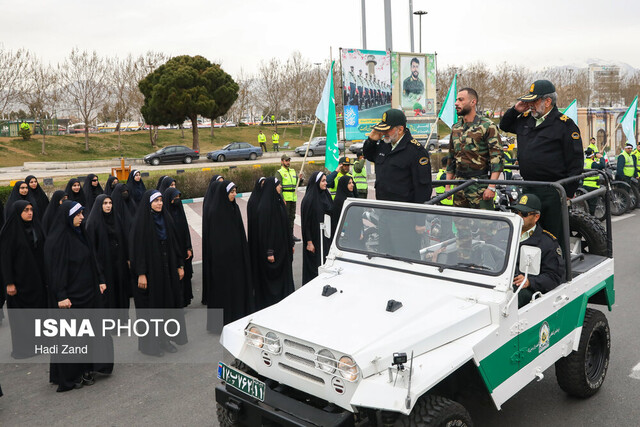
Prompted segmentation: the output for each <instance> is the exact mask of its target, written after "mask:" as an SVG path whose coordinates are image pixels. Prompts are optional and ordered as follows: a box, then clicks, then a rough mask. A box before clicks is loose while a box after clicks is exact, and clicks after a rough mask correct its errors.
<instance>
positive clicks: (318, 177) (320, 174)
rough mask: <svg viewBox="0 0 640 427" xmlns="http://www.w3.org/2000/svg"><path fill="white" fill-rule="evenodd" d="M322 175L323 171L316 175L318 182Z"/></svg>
mask: <svg viewBox="0 0 640 427" xmlns="http://www.w3.org/2000/svg"><path fill="white" fill-rule="evenodd" d="M322 175H324V174H323V173H319V174H318V175H316V182H318V181H320V180H321V179H322Z"/></svg>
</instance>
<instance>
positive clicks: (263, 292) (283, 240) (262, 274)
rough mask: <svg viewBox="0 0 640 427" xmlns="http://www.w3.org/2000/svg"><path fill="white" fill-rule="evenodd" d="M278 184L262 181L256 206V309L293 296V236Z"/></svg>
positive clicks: (272, 181)
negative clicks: (258, 202) (262, 184)
mask: <svg viewBox="0 0 640 427" xmlns="http://www.w3.org/2000/svg"><path fill="white" fill-rule="evenodd" d="M281 194H282V183H281V182H279V181H278V179H277V178H274V177H271V178H267V179H265V181H264V187H263V189H262V197H260V204H259V205H258V218H257V230H256V234H257V240H258V241H257V251H256V253H255V254H254V253H252V257H257V260H256V261H255V264H256V265H257V268H258V274H257V275H255V276H256V277H257V280H258V282H257V283H255V288H256V297H257V298H256V299H257V301H258V303H257V305H258V308H260V309H261V308H265V307H268V306H270V305H272V304H275V303H277V302H280V301H281V300H282V299H283V298H285V297H286V296H287V295H289V294H291V293H293V291H294V286H293V272H292V268H291V263H292V262H293V244H294V242H293V236H292V235H291V229H290V228H289V219H288V216H287V210H286V208H285V206H284V200H283V199H282V195H281Z"/></svg>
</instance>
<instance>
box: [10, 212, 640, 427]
mask: <svg viewBox="0 0 640 427" xmlns="http://www.w3.org/2000/svg"><path fill="white" fill-rule="evenodd" d="M639 229H640V215H639V214H632V215H629V216H624V217H618V218H616V222H615V223H614V250H615V262H616V267H615V288H616V304H615V307H614V310H613V311H612V312H606V308H604V310H605V314H606V316H607V318H608V319H609V323H610V326H611V335H612V349H611V361H610V365H609V371H608V374H607V378H606V381H605V383H604V385H603V387H602V389H601V390H600V392H599V393H598V394H596V395H595V396H594V397H592V398H590V399H587V400H580V399H574V398H570V397H568V396H566V395H565V394H564V393H563V392H562V391H561V390H560V388H559V387H558V385H557V383H556V380H555V373H554V370H553V368H550V369H549V370H547V371H546V372H545V377H544V379H543V380H542V381H540V382H535V383H531V384H529V385H528V386H527V387H525V389H524V390H522V391H521V392H520V393H518V394H517V395H516V396H514V397H513V398H512V399H511V400H509V401H507V402H506V403H505V404H504V405H503V407H502V410H501V411H497V410H496V409H495V408H493V407H492V406H482V405H480V404H479V403H478V402H474V401H465V402H462V403H463V404H464V405H465V406H466V407H467V409H468V410H469V411H470V413H471V415H472V417H473V419H474V422H475V423H476V425H478V426H539V425H542V424H544V425H550V426H592V425H593V426H614V425H615V426H619V425H622V426H627V425H628V426H635V425H637V424H638V420H640V408H639V406H638V402H639V401H640V340H639V339H638V338H639V334H638V329H639V328H638V320H637V319H636V316H637V313H638V309H637V301H640V288H639V287H638V286H637V277H638V273H639V271H638V267H637V265H638V262H637V258H636V248H637V233H636V231H637V230H639ZM296 248H300V245H299V244H298V245H297V246H296ZM294 276H295V277H294V278H295V281H296V284H297V285H298V286H299V284H300V282H301V256H300V250H297V251H296V254H295V256H294ZM200 277H201V265H200V264H198V265H196V266H195V276H194V283H196V284H197V283H200ZM194 293H196V297H195V299H194V303H193V304H192V306H191V308H190V309H191V310H195V309H197V308H198V307H200V308H201V307H202V306H201V304H200V288H199V286H195V287H194ZM601 308H602V307H601ZM8 335H9V328H8V325H7V323H6V322H5V323H4V324H3V325H2V326H1V327H0V358H1V360H7V353H8V352H9V349H8V348H7V344H6V343H7V337H8ZM190 339H191V342H190V344H188V345H187V346H192V347H189V348H197V347H198V346H200V347H199V348H200V349H201V348H202V345H204V346H205V348H206V349H207V351H208V352H209V353H208V355H207V358H208V362H210V363H191V364H185V363H180V358H179V356H180V354H181V352H182V351H183V349H180V351H179V352H178V353H176V354H175V355H170V357H167V356H165V359H164V360H158V359H154V360H153V362H155V363H126V364H117V365H116V367H115V370H114V373H113V375H111V376H110V377H101V378H98V380H97V381H96V384H95V385H93V386H91V387H84V388H83V389H81V390H74V391H70V392H67V393H56V392H55V386H52V385H50V384H49V383H48V364H46V363H42V364H24V363H7V364H0V384H2V388H3V391H4V393H5V396H4V397H2V398H0V425H1V426H18V425H20V426H22V425H30V426H41V425H42V426H44V425H87V426H93V425H113V426H125V425H127V426H128V425H142V426H146V425H153V426H175V425H197V424H200V425H217V421H216V419H215V417H216V415H215V399H214V386H215V385H216V384H217V383H218V381H217V379H216V368H217V362H218V360H219V359H220V358H221V357H222V358H223V359H225V360H226V361H230V358H229V355H228V354H226V355H223V353H222V350H221V349H220V346H219V344H218V337H217V336H215V335H207V334H204V333H196V331H190ZM203 343H204V344H203ZM186 350H188V348H187V349H184V351H186ZM160 362H162V363H160ZM634 368H636V369H635V370H634Z"/></svg>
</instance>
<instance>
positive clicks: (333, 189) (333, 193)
mask: <svg viewBox="0 0 640 427" xmlns="http://www.w3.org/2000/svg"><path fill="white" fill-rule="evenodd" d="M344 175H345V174H343V173H342V172H338V175H336V179H334V180H333V187H331V188H329V193H331V198H332V199H335V198H336V191H338V181H340V178H342V177H343V176H344ZM347 175H349V176H350V177H353V175H351V172H349V173H348V174H347ZM354 182H355V179H354Z"/></svg>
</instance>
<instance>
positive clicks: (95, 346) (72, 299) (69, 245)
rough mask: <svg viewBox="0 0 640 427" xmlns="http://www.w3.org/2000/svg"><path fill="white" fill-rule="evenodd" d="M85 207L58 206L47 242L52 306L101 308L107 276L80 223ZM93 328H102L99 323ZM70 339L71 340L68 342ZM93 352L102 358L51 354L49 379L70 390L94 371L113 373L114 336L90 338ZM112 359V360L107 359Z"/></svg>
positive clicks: (66, 203) (68, 203) (69, 203)
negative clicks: (68, 358)
mask: <svg viewBox="0 0 640 427" xmlns="http://www.w3.org/2000/svg"><path fill="white" fill-rule="evenodd" d="M83 209H84V208H83V207H82V206H81V205H80V204H79V203H77V202H74V201H72V200H66V201H64V202H63V203H62V205H61V206H60V208H59V209H58V214H57V216H56V218H55V221H54V222H53V224H52V225H51V231H50V233H49V235H48V236H47V241H46V242H45V245H44V257H45V271H46V280H47V284H48V285H49V301H50V306H51V307H52V308H59V309H71V312H70V313H69V315H71V316H73V315H74V313H73V311H74V310H75V309H94V308H99V307H100V294H101V292H102V291H104V289H105V287H104V279H103V277H102V274H101V273H100V272H99V269H98V264H97V263H96V258H95V254H94V252H93V250H92V248H91V245H90V244H89V242H88V240H87V237H86V235H85V232H84V230H83V227H82V225H81V218H82V211H83ZM94 330H99V329H98V327H97V325H96V327H94ZM67 342H68V341H67ZM91 351H92V353H93V354H94V355H96V356H98V357H99V361H96V362H95V363H90V362H87V363H61V361H63V360H64V357H65V356H55V355H52V358H51V370H50V381H51V382H52V383H54V384H58V390H57V391H67V390H71V389H73V388H78V387H80V386H81V385H82V384H83V383H84V384H92V383H93V378H92V376H91V372H94V371H97V372H100V373H103V374H110V373H111V372H112V371H113V362H112V361H113V341H112V340H111V336H110V335H107V336H106V337H102V336H101V335H100V334H98V336H97V337H95V338H91ZM108 360H110V361H111V362H105V361H108Z"/></svg>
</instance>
